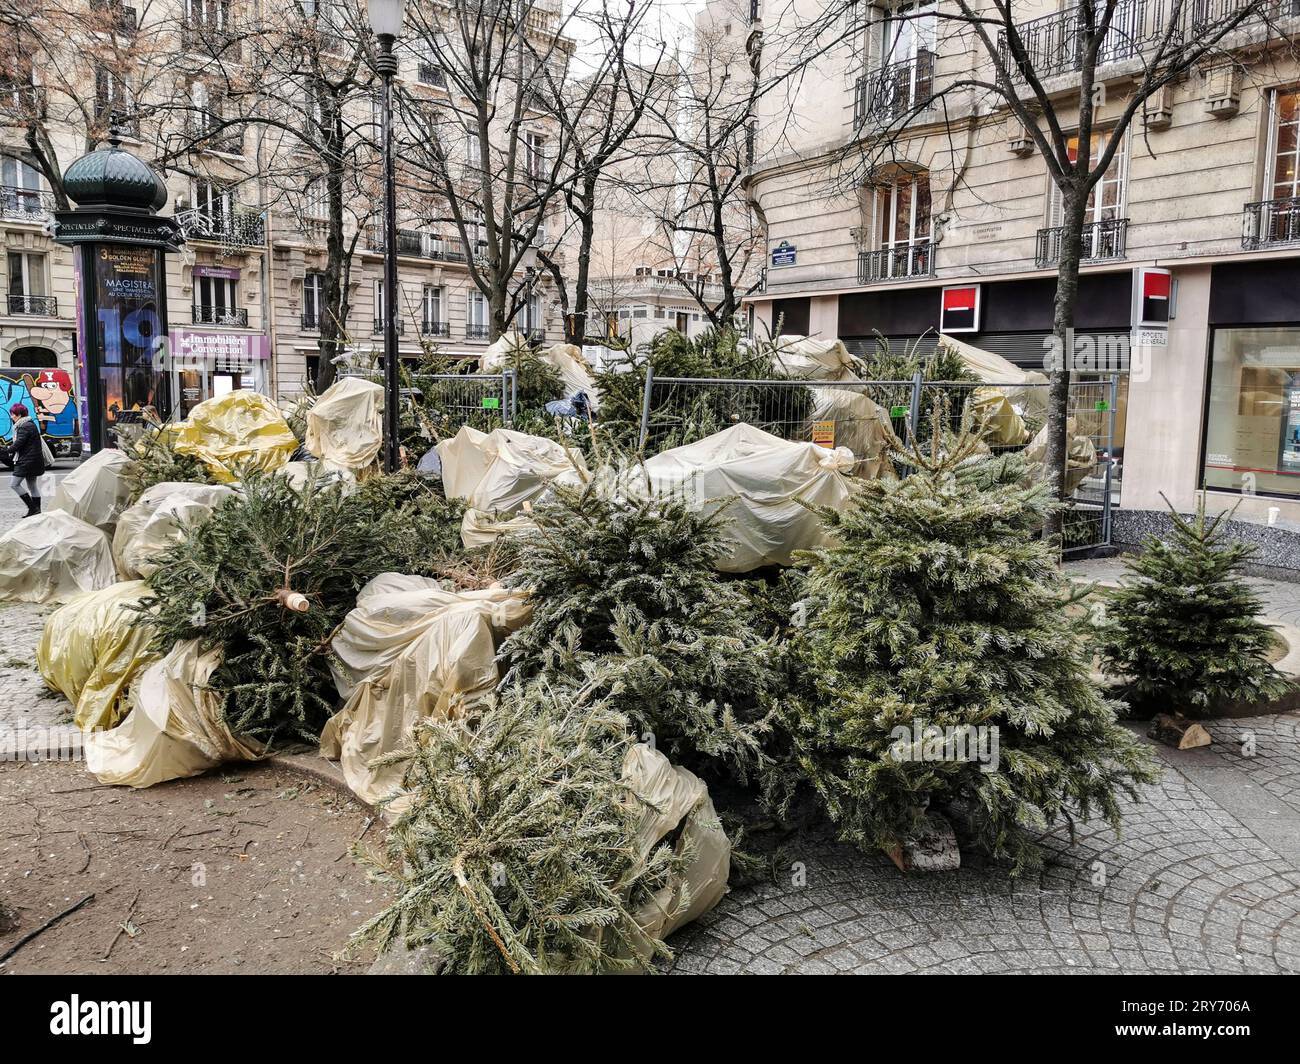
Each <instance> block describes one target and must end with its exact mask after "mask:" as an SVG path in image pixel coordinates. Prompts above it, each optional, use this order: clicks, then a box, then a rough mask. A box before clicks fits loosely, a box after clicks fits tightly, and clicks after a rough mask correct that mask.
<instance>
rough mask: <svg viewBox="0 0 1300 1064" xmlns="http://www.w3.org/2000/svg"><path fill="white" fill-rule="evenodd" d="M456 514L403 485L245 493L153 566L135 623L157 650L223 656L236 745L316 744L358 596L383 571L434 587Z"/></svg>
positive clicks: (263, 478) (216, 679) (253, 482)
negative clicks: (427, 578) (144, 627)
mask: <svg viewBox="0 0 1300 1064" xmlns="http://www.w3.org/2000/svg"><path fill="white" fill-rule="evenodd" d="M460 514H461V507H460V505H459V504H456V503H451V502H448V501H447V500H446V499H443V498H442V497H441V496H440V495H438V494H437V493H436V492H433V491H432V490H431V489H429V488H428V487H427V486H425V485H424V484H422V483H421V482H420V481H419V479H418V478H416V477H415V476H414V475H411V474H403V475H393V476H383V475H381V476H376V477H373V478H371V479H369V480H368V481H367V482H366V483H365V484H364V485H362V486H361V487H360V488H359V489H358V490H355V491H351V492H349V491H346V490H341V489H340V488H338V487H336V486H332V485H326V484H324V483H322V482H319V481H317V480H316V479H315V478H312V479H309V480H308V482H307V484H306V486H305V487H303V488H302V490H296V489H295V488H294V487H293V486H292V484H291V483H290V482H289V480H288V479H287V478H285V477H282V476H277V475H274V474H271V475H260V476H254V477H250V478H248V479H246V480H245V481H243V482H242V483H241V485H240V490H239V492H238V494H236V495H234V496H232V497H231V498H229V499H226V500H225V501H223V502H222V503H221V505H219V506H218V507H217V509H216V510H215V511H214V512H213V514H212V516H211V517H210V518H209V519H208V520H207V521H205V522H203V523H202V524H200V525H198V526H196V527H195V528H193V529H191V530H190V531H189V533H188V535H187V536H186V538H185V539H184V540H182V541H181V542H180V543H178V544H176V545H175V546H173V547H171V548H170V549H168V550H167V551H165V552H164V553H163V554H161V555H159V556H158V558H157V559H156V561H157V564H158V568H157V569H156V570H155V571H154V572H153V573H152V574H151V575H150V577H149V587H150V595H149V597H147V598H146V599H145V600H144V601H143V602H142V603H141V610H142V618H141V622H142V623H149V624H151V625H152V626H153V628H154V630H155V632H156V636H155V641H154V646H155V649H157V650H158V651H159V652H160V653H166V652H167V651H168V650H170V649H171V647H172V645H173V644H174V643H175V642H176V641H177V640H182V639H198V640H200V642H201V645H202V646H203V647H204V648H205V649H207V648H212V647H220V648H221V651H222V664H221V666H220V668H219V669H218V670H217V671H216V672H214V673H213V677H212V683H213V686H214V687H217V688H219V689H220V690H222V691H224V692H225V693H226V696H227V701H226V723H227V726H228V727H229V728H230V730H231V731H232V732H234V733H235V734H239V735H250V736H254V737H256V738H259V739H262V740H263V741H266V742H271V741H272V740H274V739H275V738H277V737H279V736H282V735H285V734H290V735H294V736H296V737H298V738H302V739H305V740H307V741H313V742H314V741H315V740H316V739H317V738H318V737H319V735H320V729H321V726H322V725H323V724H324V722H325V720H326V719H327V718H328V716H329V715H330V714H331V713H332V712H333V711H334V697H335V692H334V684H333V681H332V680H331V678H330V672H329V667H328V657H327V656H328V654H329V648H330V636H331V635H332V633H333V631H334V628H335V627H336V626H337V625H338V624H339V623H340V622H341V621H342V620H343V617H344V615H345V614H346V613H347V611H348V610H350V609H351V608H352V607H353V605H354V604H355V602H356V594H357V591H358V590H360V589H361V587H363V586H364V585H365V583H366V582H367V581H368V580H370V579H371V578H372V577H373V576H375V575H377V574H379V573H381V572H385V571H389V570H392V571H397V572H406V573H416V574H421V575H423V574H428V573H432V572H434V571H435V570H436V568H437V560H438V558H439V552H440V550H441V551H445V550H449V549H451V548H452V546H453V545H454V546H455V547H457V548H458V547H459V522H460Z"/></svg>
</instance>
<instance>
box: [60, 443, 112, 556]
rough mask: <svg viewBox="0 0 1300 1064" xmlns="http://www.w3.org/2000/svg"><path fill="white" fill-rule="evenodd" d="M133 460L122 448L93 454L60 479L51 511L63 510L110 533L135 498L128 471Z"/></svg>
mask: <svg viewBox="0 0 1300 1064" xmlns="http://www.w3.org/2000/svg"><path fill="white" fill-rule="evenodd" d="M130 465H131V459H130V458H128V457H127V456H126V455H125V454H123V453H122V452H121V451H117V450H113V449H107V450H103V451H100V452H99V453H97V454H94V455H91V456H90V457H89V458H87V459H86V460H85V461H84V462H82V463H81V465H79V466H78V467H77V468H76V469H74V470H73V471H72V472H71V473H69V474H68V475H67V476H66V477H64V478H63V479H62V480H60V481H59V486H58V488H57V490H56V491H55V492H54V497H53V498H51V499H50V500H49V501H48V502H47V504H46V507H45V508H46V509H47V510H63V511H64V512H65V513H70V514H72V516H73V517H79V518H80V519H81V520H83V521H85V522H86V524H88V525H94V526H95V527H96V528H99V529H101V530H102V531H104V532H106V533H107V534H108V535H110V536H111V535H112V534H113V526H114V525H115V524H116V523H117V518H118V515H119V514H120V513H121V512H122V511H123V510H125V509H126V508H127V505H128V504H129V503H130V499H131V485H130V484H129V483H128V482H127V479H126V476H125V473H126V470H127V468H128V467H129V466H130Z"/></svg>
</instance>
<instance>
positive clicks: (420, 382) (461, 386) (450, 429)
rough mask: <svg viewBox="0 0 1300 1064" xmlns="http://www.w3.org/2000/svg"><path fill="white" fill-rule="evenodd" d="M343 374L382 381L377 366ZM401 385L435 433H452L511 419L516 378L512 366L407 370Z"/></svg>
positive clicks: (506, 423)
mask: <svg viewBox="0 0 1300 1064" xmlns="http://www.w3.org/2000/svg"><path fill="white" fill-rule="evenodd" d="M343 375H344V376H349V377H363V378H365V379H366V380H371V381H375V382H377V383H379V384H383V383H384V378H383V374H382V373H381V372H379V371H378V370H370V371H361V370H349V371H346V372H345V373H344V374H343ZM409 379H410V383H409V384H404V385H403V386H402V396H403V398H404V399H412V400H415V401H417V403H418V406H419V409H420V413H421V416H422V417H423V418H425V419H427V420H428V421H429V422H431V424H432V426H433V427H434V428H435V429H436V430H437V432H438V434H439V435H448V436H449V435H454V434H455V433H456V432H457V431H458V430H459V429H460V427H461V426H462V425H469V426H471V427H472V428H476V429H478V430H480V431H481V432H491V431H492V430H493V429H496V428H501V427H503V426H509V425H511V424H512V423H513V421H514V413H515V400H516V397H517V393H518V382H517V381H516V379H515V373H514V370H510V369H507V370H503V371H502V372H500V373H419V372H414V373H411V374H409Z"/></svg>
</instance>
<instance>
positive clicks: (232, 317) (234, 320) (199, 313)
mask: <svg viewBox="0 0 1300 1064" xmlns="http://www.w3.org/2000/svg"><path fill="white" fill-rule="evenodd" d="M190 321H191V322H193V323H194V324H195V325H228V326H230V327H231V328H234V329H247V328H248V310H247V308H246V307H209V306H204V305H202V304H200V303H195V304H194V306H193V309H192V314H191V316H190Z"/></svg>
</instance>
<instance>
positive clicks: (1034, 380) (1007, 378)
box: [939, 335, 1047, 419]
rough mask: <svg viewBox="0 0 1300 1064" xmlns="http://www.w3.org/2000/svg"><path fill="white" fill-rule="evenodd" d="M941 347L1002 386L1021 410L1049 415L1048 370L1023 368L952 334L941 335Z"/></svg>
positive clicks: (1032, 414) (1034, 415) (1037, 415)
mask: <svg viewBox="0 0 1300 1064" xmlns="http://www.w3.org/2000/svg"><path fill="white" fill-rule="evenodd" d="M939 347H941V348H944V349H946V350H947V351H950V352H951V353H952V354H954V355H956V356H957V357H958V358H960V359H961V360H962V364H963V365H964V366H965V367H966V368H967V369H968V370H970V372H971V373H973V374H975V376H976V377H978V378H979V379H980V380H982V381H984V382H985V383H987V384H996V385H999V386H1001V390H1002V392H1003V393H1004V394H1005V395H1006V397H1007V398H1008V399H1009V400H1010V401H1011V405H1012V406H1014V407H1015V408H1016V410H1018V411H1019V412H1020V413H1021V414H1023V415H1025V416H1028V417H1032V418H1035V419H1041V418H1044V417H1046V416H1047V389H1046V388H1045V387H1043V386H1044V385H1045V384H1047V374H1045V373H1039V372H1038V371H1037V370H1031V369H1021V368H1020V367H1019V366H1017V365H1016V364H1015V363H1014V362H1009V361H1007V359H1005V358H1003V357H1002V356H1001V355H998V354H994V353H993V352H992V351H985V350H984V349H983V348H979V347H973V346H972V345H970V344H968V343H965V342H964V341H962V340H958V339H956V338H955V337H952V336H947V335H944V336H940V337H939Z"/></svg>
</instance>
